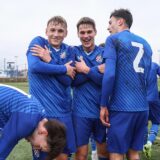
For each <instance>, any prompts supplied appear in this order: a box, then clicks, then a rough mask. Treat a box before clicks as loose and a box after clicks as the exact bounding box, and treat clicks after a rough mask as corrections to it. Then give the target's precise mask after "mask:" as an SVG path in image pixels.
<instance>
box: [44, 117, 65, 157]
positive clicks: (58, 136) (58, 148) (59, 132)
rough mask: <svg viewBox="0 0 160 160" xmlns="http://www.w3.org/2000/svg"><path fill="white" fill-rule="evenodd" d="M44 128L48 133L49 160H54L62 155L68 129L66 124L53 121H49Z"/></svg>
mask: <svg viewBox="0 0 160 160" xmlns="http://www.w3.org/2000/svg"><path fill="white" fill-rule="evenodd" d="M44 127H45V128H46V130H47V132H48V136H47V143H48V145H49V149H50V151H49V152H48V157H47V160H52V159H54V158H55V157H57V156H58V155H59V154H60V153H62V151H63V149H64V147H65V145H66V128H65V126H64V124H62V123H61V122H59V121H57V120H53V119H50V120H48V121H47V122H46V123H45V124H44Z"/></svg>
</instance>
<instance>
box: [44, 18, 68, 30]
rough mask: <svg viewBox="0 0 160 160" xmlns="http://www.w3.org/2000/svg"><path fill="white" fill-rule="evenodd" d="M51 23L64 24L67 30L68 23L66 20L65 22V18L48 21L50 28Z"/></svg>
mask: <svg viewBox="0 0 160 160" xmlns="http://www.w3.org/2000/svg"><path fill="white" fill-rule="evenodd" d="M51 22H52V23H57V24H62V25H64V27H66V28H67V22H66V20H65V19H64V18H63V17H61V16H54V17H52V18H50V19H49V20H48V22H47V26H48V25H49V24H50V23H51Z"/></svg>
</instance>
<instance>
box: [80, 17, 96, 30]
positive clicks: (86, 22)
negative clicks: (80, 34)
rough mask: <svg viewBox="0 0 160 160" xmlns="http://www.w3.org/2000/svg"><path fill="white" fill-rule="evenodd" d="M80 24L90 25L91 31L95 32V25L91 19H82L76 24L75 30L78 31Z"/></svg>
mask: <svg viewBox="0 0 160 160" xmlns="http://www.w3.org/2000/svg"><path fill="white" fill-rule="evenodd" d="M81 24H90V25H92V26H93V29H94V30H95V31H96V24H95V21H94V20H93V19H92V18H89V17H82V18H81V19H80V20H79V21H78V23H77V30H79V26H80V25H81Z"/></svg>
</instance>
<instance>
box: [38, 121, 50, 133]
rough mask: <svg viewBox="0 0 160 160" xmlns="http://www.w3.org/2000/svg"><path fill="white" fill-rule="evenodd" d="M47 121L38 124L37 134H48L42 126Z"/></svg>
mask: <svg viewBox="0 0 160 160" xmlns="http://www.w3.org/2000/svg"><path fill="white" fill-rule="evenodd" d="M47 121H48V120H47V119H46V118H44V119H42V120H41V121H40V122H39V124H38V133H44V134H48V132H47V130H46V128H45V126H44V125H45V123H46V122H47ZM46 132H47V133H46Z"/></svg>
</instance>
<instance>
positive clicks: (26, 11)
mask: <svg viewBox="0 0 160 160" xmlns="http://www.w3.org/2000/svg"><path fill="white" fill-rule="evenodd" d="M0 4H1V5H0V20H1V27H0V29H1V30H0V42H1V45H0V63H1V65H0V67H1V66H2V63H3V59H4V58H6V61H15V59H17V63H18V65H20V66H21V67H22V66H24V65H25V64H26V56H25V53H26V50H27V47H28V44H29V43H30V41H31V40H32V39H33V38H34V37H35V36H38V35H41V36H44V37H45V28H46V23H47V21H48V19H49V18H51V17H52V16H55V15H61V16H63V17H64V18H65V19H66V20H67V22H68V36H67V38H66V39H65V42H66V43H68V44H71V45H78V44H79V43H80V42H79V39H78V38H77V33H76V23H77V21H78V20H79V19H80V18H81V17H83V16H89V17H91V18H93V19H94V20H95V21H96V24H97V31H98V33H97V36H96V44H100V43H102V42H104V41H105V39H106V37H107V36H108V35H109V33H108V31H107V26H108V20H109V15H110V13H111V12H112V11H113V10H114V9H118V8H128V9H130V10H131V12H132V14H133V20H134V21H133V26H132V28H131V31H132V32H134V33H136V34H139V35H141V36H142V37H144V38H145V39H146V40H147V41H148V42H149V43H150V44H151V47H152V49H153V52H154V56H153V59H154V61H157V62H159V54H158V50H159V51H160V11H159V6H160V2H159V0H152V1H151V0H132V1H131V0H79V1H78V0H57V1H56V0H12V1H11V0H5V1H2V0H0ZM159 53H160V52H159ZM15 56H17V58H15Z"/></svg>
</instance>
